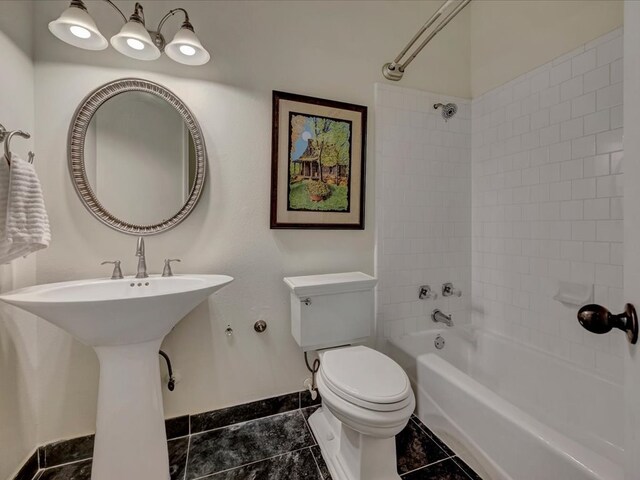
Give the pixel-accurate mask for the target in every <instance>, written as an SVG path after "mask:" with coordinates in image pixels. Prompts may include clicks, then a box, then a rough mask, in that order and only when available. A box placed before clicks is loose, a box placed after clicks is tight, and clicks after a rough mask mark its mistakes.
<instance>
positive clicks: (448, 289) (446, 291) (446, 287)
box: [442, 282, 462, 297]
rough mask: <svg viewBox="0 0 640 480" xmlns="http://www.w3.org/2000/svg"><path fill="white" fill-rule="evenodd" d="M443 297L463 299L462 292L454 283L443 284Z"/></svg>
mask: <svg viewBox="0 0 640 480" xmlns="http://www.w3.org/2000/svg"><path fill="white" fill-rule="evenodd" d="M442 296H443V297H461V296H462V290H460V289H459V288H454V286H453V283H451V282H447V283H443V284H442Z"/></svg>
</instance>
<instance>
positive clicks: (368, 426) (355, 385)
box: [309, 346, 415, 480]
mask: <svg viewBox="0 0 640 480" xmlns="http://www.w3.org/2000/svg"><path fill="white" fill-rule="evenodd" d="M317 385H318V390H319V392H320V395H321V397H322V406H321V407H320V408H319V409H318V410H317V411H316V412H314V413H313V415H311V416H310V417H309V424H310V426H311V430H312V431H313V433H314V435H315V437H316V439H317V441H318V444H319V445H320V450H321V451H322V455H323V457H324V459H325V461H326V463H327V466H328V467H329V471H330V472H331V475H332V477H333V478H334V479H335V480H399V479H400V476H399V475H398V473H397V462H396V447H395V436H396V435H397V434H398V433H400V432H401V431H402V429H403V428H404V427H405V426H406V425H407V422H408V421H409V418H410V417H411V414H412V413H413V410H414V408H415V398H414V395H413V391H412V390H411V384H410V382H409V378H408V377H407V374H406V373H405V372H404V370H403V369H402V368H401V367H400V366H399V365H398V364H397V363H396V362H394V361H393V360H391V359H390V358H389V357H387V356H386V355H384V354H382V353H380V352H378V351H376V350H373V349H371V348H367V347H364V346H353V347H343V348H337V349H333V350H327V351H324V352H322V353H320V370H319V371H318V375H317Z"/></svg>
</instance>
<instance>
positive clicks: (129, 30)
mask: <svg viewBox="0 0 640 480" xmlns="http://www.w3.org/2000/svg"><path fill="white" fill-rule="evenodd" d="M111 45H112V46H113V48H115V49H116V50H117V51H119V52H120V53H122V54H123V55H126V56H127V57H131V58H135V59H137V60H155V59H157V58H159V57H160V50H158V47H156V46H155V44H154V43H153V40H151V36H150V35H149V32H147V29H146V28H144V25H143V24H142V23H140V22H136V21H133V20H129V21H128V22H127V23H125V25H124V26H123V27H122V30H120V32H119V33H118V34H116V35H114V36H113V37H111Z"/></svg>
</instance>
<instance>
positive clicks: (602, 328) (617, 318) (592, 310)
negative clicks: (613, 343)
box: [578, 303, 638, 344]
mask: <svg viewBox="0 0 640 480" xmlns="http://www.w3.org/2000/svg"><path fill="white" fill-rule="evenodd" d="M578 322H580V325H582V326H583V327H584V328H585V329H587V330H589V331H590V332H592V333H597V334H603V333H608V332H610V331H611V330H612V329H613V328H618V329H620V330H622V331H624V332H625V333H626V334H627V339H628V340H629V343H632V344H635V343H636V342H637V341H638V316H637V314H636V309H635V308H634V306H633V305H631V304H630V303H627V304H626V305H625V307H624V312H622V313H619V314H617V315H615V314H613V313H611V312H610V311H609V310H607V309H606V308H605V307H603V306H602V305H596V304H593V303H592V304H589V305H585V306H584V307H582V308H581V309H580V310H579V311H578Z"/></svg>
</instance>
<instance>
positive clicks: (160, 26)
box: [156, 8, 193, 33]
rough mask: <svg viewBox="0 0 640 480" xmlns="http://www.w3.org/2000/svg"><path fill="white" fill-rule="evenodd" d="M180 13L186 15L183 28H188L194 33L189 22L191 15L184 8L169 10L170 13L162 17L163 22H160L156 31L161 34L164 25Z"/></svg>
mask: <svg viewBox="0 0 640 480" xmlns="http://www.w3.org/2000/svg"><path fill="white" fill-rule="evenodd" d="M178 12H182V13H184V22H182V28H188V29H189V30H191V31H192V32H193V26H192V25H191V22H190V21H189V13H188V12H187V11H186V10H185V9H184V8H174V9H173V10H169V13H167V14H166V15H165V16H164V17H162V20H160V23H159V24H158V28H157V29H156V32H158V33H160V31H161V30H162V27H163V26H164V23H165V22H166V21H167V20H168V19H169V17H172V16H173V15H175V14H176V13H178Z"/></svg>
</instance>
